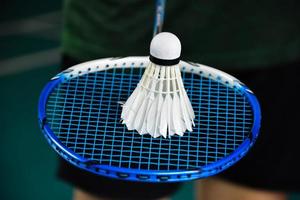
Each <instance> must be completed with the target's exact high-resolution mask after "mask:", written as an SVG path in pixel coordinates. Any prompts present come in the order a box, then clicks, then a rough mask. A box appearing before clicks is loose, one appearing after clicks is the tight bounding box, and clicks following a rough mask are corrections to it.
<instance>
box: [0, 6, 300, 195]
mask: <svg viewBox="0 0 300 200" xmlns="http://www.w3.org/2000/svg"><path fill="white" fill-rule="evenodd" d="M0 11H1V14H0V52H1V53H0V91H1V98H0V127H1V134H0V137H1V140H0V141H1V143H0V152H1V161H0V162H1V164H0V166H1V170H0V177H1V178H0V180H1V181H0V190H1V199H11V200H14V199H30V200H40V199H43V200H48V199H49V200H50V199H51V200H52V199H71V197H72V189H71V187H70V186H69V185H67V184H65V183H64V182H62V181H60V180H58V179H57V178H56V167H57V165H56V164H57V156H56V154H55V153H54V151H52V149H51V148H50V147H49V146H48V145H47V143H46V140H44V138H43V136H42V134H41V132H40V130H39V127H38V120H37V103H38V98H39V93H40V91H41V90H42V88H43V86H44V85H45V83H46V82H47V81H48V80H49V79H50V78H51V77H52V76H54V75H55V74H56V73H57V72H58V69H59V64H60V35H61V25H62V1H61V0H43V1H38V0H28V1H22V0H1V5H0ZM193 195H194V191H193V184H192V183H187V184H185V185H184V187H183V188H182V189H181V190H180V191H179V192H178V193H177V194H176V195H175V196H174V197H173V199H175V200H179V199H193ZM297 199H300V195H299V194H291V195H290V200H297Z"/></svg>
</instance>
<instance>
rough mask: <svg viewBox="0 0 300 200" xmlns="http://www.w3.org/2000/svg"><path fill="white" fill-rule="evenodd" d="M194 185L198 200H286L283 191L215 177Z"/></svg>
mask: <svg viewBox="0 0 300 200" xmlns="http://www.w3.org/2000/svg"><path fill="white" fill-rule="evenodd" d="M195 187H196V188H195V189H196V197H197V199H199V200H216V199H222V200H241V199H242V200H253V199H255V200H287V195H286V194H285V193H281V192H271V191H264V190H258V189H253V188H248V187H243V186H240V185H236V184H233V183H231V182H227V181H224V180H221V179H217V178H208V179H205V180H200V181H197V182H196V184H195Z"/></svg>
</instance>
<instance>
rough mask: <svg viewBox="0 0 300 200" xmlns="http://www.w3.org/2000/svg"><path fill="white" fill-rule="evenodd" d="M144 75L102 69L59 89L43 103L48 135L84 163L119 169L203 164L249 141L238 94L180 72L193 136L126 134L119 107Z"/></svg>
mask: <svg viewBox="0 0 300 200" xmlns="http://www.w3.org/2000/svg"><path fill="white" fill-rule="evenodd" d="M142 72H143V69H141V68H140V69H138V70H137V69H133V68H132V69H131V70H130V71H128V70H127V71H126V72H125V71H123V70H122V69H119V70H105V71H101V72H97V73H91V74H89V75H84V76H80V77H77V78H73V79H71V80H69V81H67V82H65V83H63V84H61V85H60V86H59V88H58V89H56V90H55V91H53V94H52V95H51V96H50V97H49V99H48V104H47V120H48V123H49V124H50V125H51V128H52V130H54V132H55V134H56V135H57V137H58V138H59V139H60V140H61V141H62V143H63V144H64V145H66V146H67V147H68V148H70V149H72V150H73V151H74V152H76V153H77V154H79V155H81V156H83V157H85V158H89V159H93V160H97V161H99V162H100V163H101V164H107V165H112V166H117V167H127V168H136V169H154V170H182V169H192V168H197V167H199V166H204V165H207V164H209V163H212V162H215V161H217V160H219V159H221V158H223V157H224V156H226V155H229V154H230V153H231V152H233V151H234V150H235V149H236V148H237V147H238V146H239V145H240V144H241V143H242V142H243V141H244V140H245V138H246V137H248V135H249V133H250V131H251V126H252V118H253V117H252V111H251V106H250V105H249V104H248V102H247V101H246V99H245V98H244V97H243V95H242V94H240V93H239V91H238V90H237V89H234V90H232V89H230V88H229V87H227V86H224V85H222V84H220V83H218V82H212V81H211V79H207V78H205V77H201V76H199V75H196V74H191V73H184V72H183V73H182V75H183V80H184V85H185V88H186V90H187V93H188V95H189V97H190V100H191V103H192V105H193V107H194V110H195V114H196V119H195V124H196V126H195V127H194V130H193V132H191V133H188V132H187V133H185V135H184V136H183V137H179V136H178V137H177V136H174V137H172V138H170V139H162V138H151V137H150V136H140V135H139V134H137V133H135V132H134V131H128V130H126V127H125V126H123V125H122V124H121V123H120V122H119V120H118V119H119V118H120V111H121V105H120V104H119V103H118V102H120V101H125V100H126V99H127V97H128V95H129V94H130V93H131V91H132V90H133V89H134V88H135V87H136V85H137V84H138V82H139V80H140V76H141V75H142ZM207 108H209V109H207ZM59 126H60V127H59Z"/></svg>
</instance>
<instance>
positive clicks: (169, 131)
mask: <svg viewBox="0 0 300 200" xmlns="http://www.w3.org/2000/svg"><path fill="white" fill-rule="evenodd" d="M194 118H195V114H194V110H193V108H192V104H191V102H190V100H189V98H188V96H187V93H186V91H185V89H184V85H183V81H182V78H181V73H180V69H179V66H178V65H174V66H159V65H155V64H153V63H151V62H150V64H149V66H147V68H146V70H145V72H144V74H143V76H142V79H141V80H140V82H139V84H138V86H137V87H136V88H135V90H134V91H133V93H132V94H131V96H130V97H129V98H128V99H127V101H126V102H125V104H124V105H123V108H122V114H121V119H122V123H123V124H125V125H126V126H127V128H128V130H136V131H137V132H138V133H139V134H140V135H143V134H150V135H151V136H152V137H154V138H157V137H159V136H163V137H164V138H167V137H170V136H172V135H175V134H176V135H179V136H183V134H184V132H185V131H186V130H188V131H193V129H192V127H193V126H194Z"/></svg>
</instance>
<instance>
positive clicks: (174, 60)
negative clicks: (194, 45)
mask: <svg viewBox="0 0 300 200" xmlns="http://www.w3.org/2000/svg"><path fill="white" fill-rule="evenodd" d="M180 53H181V43H180V40H179V39H178V37H177V36H176V35H174V34H173V33H169V32H162V33H159V34H157V35H156V36H154V37H153V39H152V41H151V44H150V60H151V61H152V62H153V63H155V64H157V65H175V64H178V63H179V60H180Z"/></svg>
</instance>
